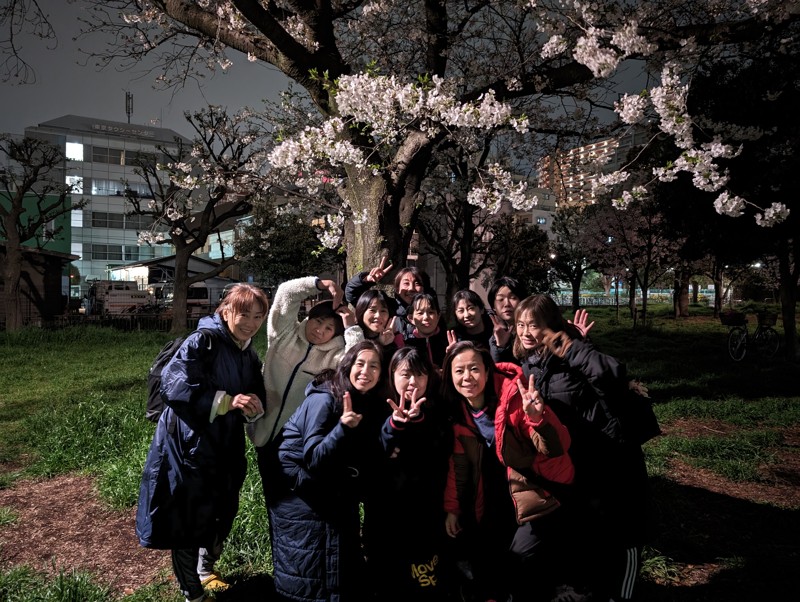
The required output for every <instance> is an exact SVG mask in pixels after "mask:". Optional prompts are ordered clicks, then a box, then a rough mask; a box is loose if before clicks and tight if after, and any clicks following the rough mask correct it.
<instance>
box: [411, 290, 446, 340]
mask: <svg viewBox="0 0 800 602" xmlns="http://www.w3.org/2000/svg"><path fill="white" fill-rule="evenodd" d="M411 323H412V324H413V325H414V328H416V329H417V331H418V332H419V334H421V335H422V336H425V337H427V336H430V335H432V334H433V333H434V332H436V329H437V328H438V327H439V312H438V311H437V310H436V308H435V307H431V305H430V303H428V302H427V301H425V300H419V299H418V300H417V302H416V303H415V304H414V311H413V312H412V313H411Z"/></svg>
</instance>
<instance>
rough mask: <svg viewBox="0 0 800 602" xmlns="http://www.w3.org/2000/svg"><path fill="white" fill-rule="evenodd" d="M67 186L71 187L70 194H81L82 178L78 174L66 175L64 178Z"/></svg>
mask: <svg viewBox="0 0 800 602" xmlns="http://www.w3.org/2000/svg"><path fill="white" fill-rule="evenodd" d="M65 182H66V184H67V186H69V187H71V191H70V192H71V193H72V194H83V178H82V177H80V176H67V177H66V179H65Z"/></svg>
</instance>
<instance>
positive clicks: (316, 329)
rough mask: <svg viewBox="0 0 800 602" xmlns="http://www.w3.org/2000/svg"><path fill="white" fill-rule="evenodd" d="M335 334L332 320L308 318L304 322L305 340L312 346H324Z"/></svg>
mask: <svg viewBox="0 0 800 602" xmlns="http://www.w3.org/2000/svg"><path fill="white" fill-rule="evenodd" d="M334 334H336V326H335V324H334V323H333V318H309V319H308V321H307V322H306V339H308V342H309V343H311V344H312V345H324V344H325V343H327V342H328V341H330V340H331V339H332V338H333V335H334Z"/></svg>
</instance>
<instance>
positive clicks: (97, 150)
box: [92, 146, 125, 165]
mask: <svg viewBox="0 0 800 602" xmlns="http://www.w3.org/2000/svg"><path fill="white" fill-rule="evenodd" d="M92 162H93V163H107V164H109V165H125V151H123V150H122V149H119V148H105V147H103V146H93V147H92Z"/></svg>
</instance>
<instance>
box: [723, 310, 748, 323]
mask: <svg viewBox="0 0 800 602" xmlns="http://www.w3.org/2000/svg"><path fill="white" fill-rule="evenodd" d="M719 321H720V322H722V325H723V326H744V325H745V324H747V318H746V317H745V315H744V314H743V313H742V312H739V311H729V312H725V313H721V314H720V315H719Z"/></svg>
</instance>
